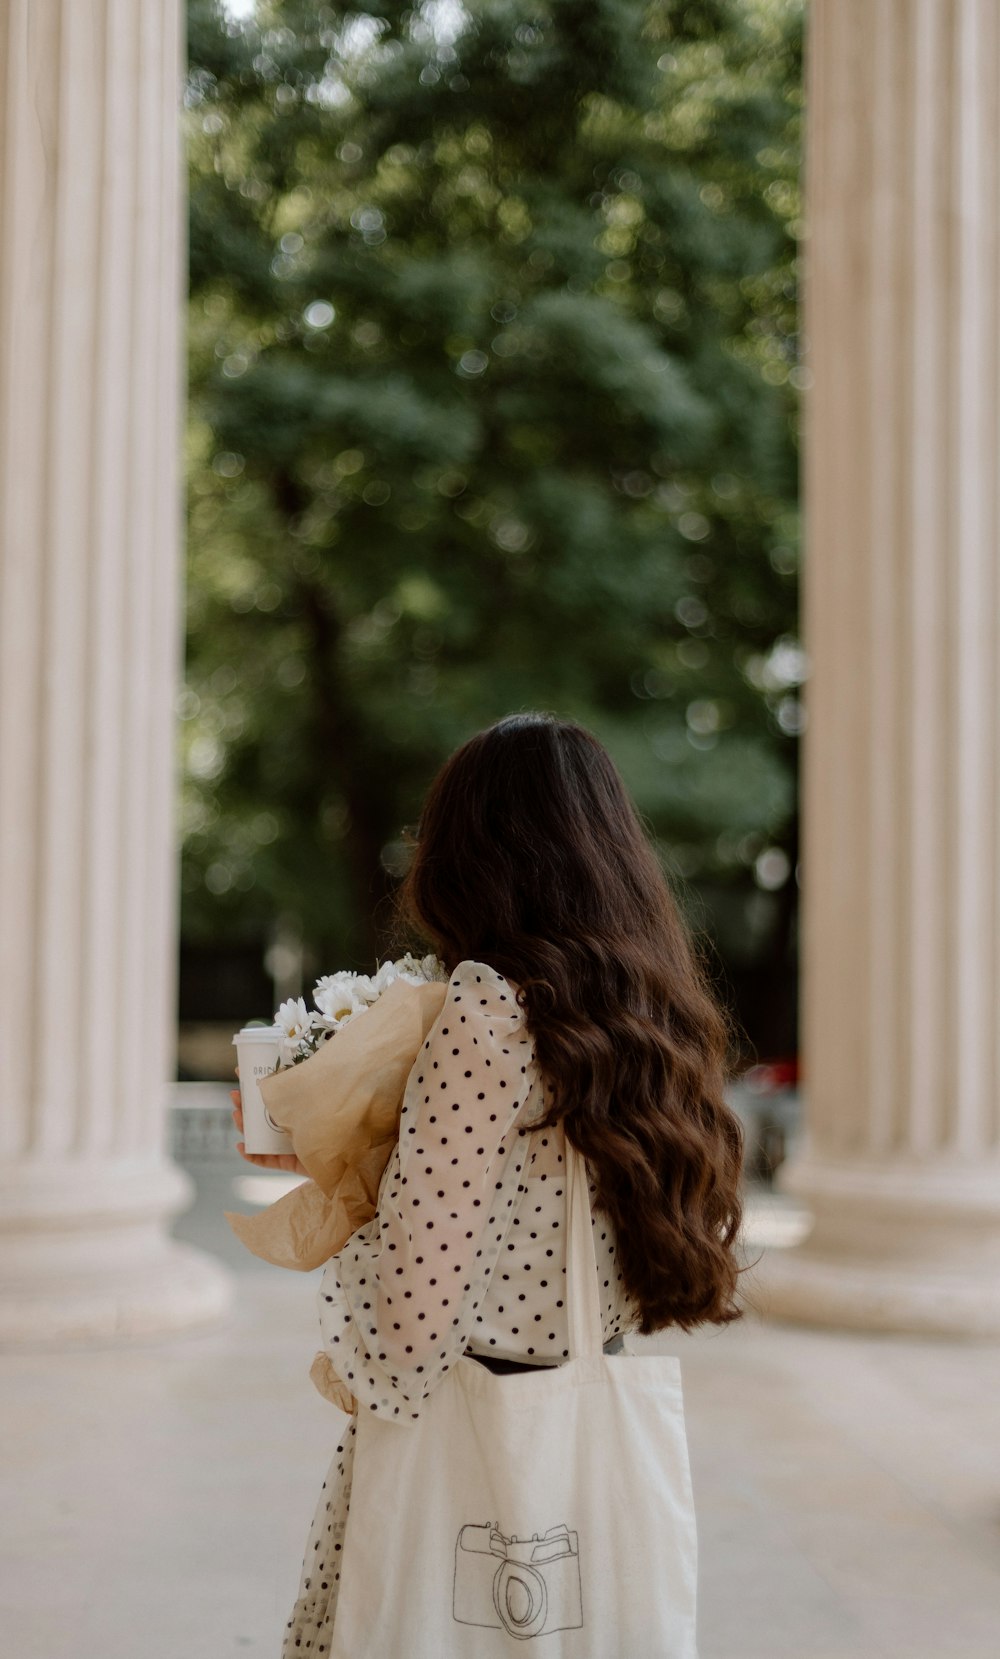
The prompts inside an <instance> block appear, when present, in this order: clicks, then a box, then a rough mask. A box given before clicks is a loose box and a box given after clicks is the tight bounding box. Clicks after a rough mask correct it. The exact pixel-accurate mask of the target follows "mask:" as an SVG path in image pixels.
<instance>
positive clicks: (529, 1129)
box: [318, 961, 635, 1421]
mask: <svg viewBox="0 0 1000 1659" xmlns="http://www.w3.org/2000/svg"><path fill="white" fill-rule="evenodd" d="M549 1101H550V1096H549V1092H548V1088H547V1085H546V1083H545V1081H544V1079H543V1078H542V1076H541V1074H540V1071H539V1068H538V1064H537V1061H536V1059H535V1053H534V1045H533V1043H532V1040H531V1037H530V1035H529V1032H528V1029H527V1026H526V1023H525V1019H524V1015H523V1013H522V1011H521V1009H520V1008H519V1007H518V1005H517V1002H516V999H515V996H514V992H513V990H512V989H511V987H510V985H509V984H508V982H507V981H506V980H505V979H504V978H503V977H502V976H501V975H500V974H498V973H497V972H496V971H495V970H494V969H493V968H490V967H488V966H487V965H486V964H485V963H483V962H472V961H467V962H460V963H459V965H458V967H457V968H456V969H455V972H454V973H453V975H452V977H451V980H450V982H449V985H448V990H447V994H446V997H445V1001H444V1005H443V1007H442V1010H441V1013H440V1015H439V1016H438V1019H437V1020H436V1022H435V1024H434V1025H433V1026H432V1027H431V1030H430V1032H429V1033H428V1036H427V1040H426V1042H425V1043H424V1045H423V1048H422V1049H421V1051H420V1053H419V1054H418V1055H417V1059H416V1061H415V1063H414V1065H413V1068H412V1070H411V1072H410V1075H409V1078H408V1079H407V1084H406V1090H405V1093H404V1096H403V1106H402V1114H401V1118H400V1131H399V1143H398V1145H397V1147H396V1150H395V1151H394V1153H393V1154H392V1157H391V1158H390V1160H389V1163H388V1165H387V1167H386V1171H385V1175H384V1177H383V1180H382V1186H381V1189H380V1193H379V1204H378V1209H377V1212H376V1214H375V1216H374V1217H373V1219H372V1220H371V1221H370V1222H368V1223H367V1224H366V1225H365V1226H364V1227H362V1228H360V1229H359V1231H358V1232H356V1233H355V1234H354V1236H353V1237H352V1238H351V1240H350V1241H349V1243H348V1244H347V1245H346V1246H345V1248H344V1249H343V1250H342V1251H341V1252H340V1254H339V1256H333V1257H331V1259H330V1261H329V1262H328V1263H327V1265H326V1267H325V1268H324V1270H323V1274H322V1278H321V1280H320V1287H319V1294H318V1304H319V1316H320V1330H321V1335H322V1342H323V1347H324V1349H325V1351H326V1352H327V1354H328V1355H329V1356H330V1362H331V1364H332V1366H333V1369H334V1370H335V1372H336V1373H337V1375H338V1376H339V1377H341V1378H342V1379H343V1381H344V1382H345V1383H346V1384H347V1386H348V1388H349V1389H350V1390H351V1392H352V1394H354V1396H355V1398H356V1399H357V1400H358V1402H359V1406H360V1409H361V1410H363V1411H373V1412H376V1413H378V1414H380V1415H382V1416H388V1417H392V1418H395V1419H397V1420H399V1421H414V1420H416V1418H417V1417H418V1416H419V1407H420V1402H421V1401H422V1400H423V1399H424V1398H425V1397H426V1396H427V1394H429V1393H430V1391H431V1389H432V1388H434V1386H435V1384H437V1383H438V1382H440V1380H441V1378H442V1377H443V1376H444V1375H445V1373H446V1372H447V1371H448V1369H449V1368H450V1367H451V1366H452V1365H454V1363H455V1361H456V1360H457V1359H459V1358H460V1357H461V1355H462V1354H463V1353H464V1352H465V1350H466V1349H471V1351H472V1352H473V1353H474V1354H475V1353H481V1354H495V1355H497V1356H499V1357H501V1358H505V1359H514V1360H518V1359H519V1360H526V1361H527V1362H528V1363H532V1364H537V1365H542V1364H559V1363H560V1362H561V1361H562V1360H564V1359H566V1358H568V1352H569V1350H568V1334H567V1315H566V1253H565V1238H566V1181H565V1138H564V1135H563V1130H562V1126H561V1125H556V1126H555V1127H554V1128H541V1127H540V1126H539V1125H538V1119H540V1118H541V1117H543V1116H544V1115H545V1112H546V1110H547V1108H548V1105H549ZM593 1191H594V1189H593V1184H592V1185H591V1196H592V1197H593ZM593 1221H594V1243H595V1247H596V1253H597V1264H598V1273H599V1283H600V1290H601V1300H602V1310H603V1318H604V1340H605V1342H607V1341H609V1340H610V1339H611V1338H612V1337H613V1336H616V1335H617V1334H618V1333H619V1332H620V1331H624V1330H629V1329H631V1328H632V1327H633V1326H634V1324H635V1315H634V1312H633V1310H632V1308H631V1306H630V1304H629V1303H628V1300H627V1298H626V1296H625V1293H624V1290H623V1286H622V1279H621V1273H620V1271H619V1269H618V1265H617V1261H616V1254H615V1240H614V1235H613V1230H612V1227H611V1225H610V1223H609V1221H608V1220H607V1218H606V1217H605V1216H603V1215H602V1214H601V1212H600V1211H597V1210H594V1212H593Z"/></svg>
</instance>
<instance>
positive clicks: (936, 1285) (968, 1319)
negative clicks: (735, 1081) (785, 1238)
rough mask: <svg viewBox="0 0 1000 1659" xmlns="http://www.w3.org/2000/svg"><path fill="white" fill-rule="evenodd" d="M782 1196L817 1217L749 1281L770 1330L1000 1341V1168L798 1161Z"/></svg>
mask: <svg viewBox="0 0 1000 1659" xmlns="http://www.w3.org/2000/svg"><path fill="white" fill-rule="evenodd" d="M778 1185H779V1187H780V1189H781V1190H782V1191H785V1192H788V1193H793V1194H794V1195H795V1197H796V1198H797V1199H799V1200H800V1202H802V1203H804V1204H805V1205H806V1206H807V1207H808V1208H809V1209H810V1210H811V1211H812V1214H813V1216H814V1225H813V1229H812V1231H811V1232H810V1233H809V1234H808V1236H807V1237H806V1238H805V1239H804V1240H803V1242H802V1243H801V1244H800V1245H797V1246H796V1247H795V1248H793V1249H791V1250H774V1249H772V1250H769V1251H767V1252H766V1253H765V1255H764V1256H763V1257H762V1258H761V1260H760V1261H759V1262H758V1264H757V1266H756V1267H755V1268H753V1269H752V1270H751V1272H750V1273H748V1274H747V1279H748V1280H749V1281H750V1282H749V1284H748V1287H747V1295H748V1299H749V1301H750V1304H751V1306H752V1307H753V1308H754V1309H756V1310H757V1311H758V1312H760V1313H761V1314H762V1315H763V1316H764V1317H765V1318H769V1319H778V1320H789V1321H793V1322H796V1323H802V1324H810V1325H820V1326H826V1327H839V1328H840V1329H847V1330H869V1331H887V1332H898V1333H908V1334H911V1335H924V1336H954V1337H982V1338H990V1339H992V1338H1000V1167H998V1166H997V1165H996V1163H995V1162H993V1161H990V1160H986V1161H984V1162H983V1163H980V1164H979V1165H977V1166H972V1165H968V1164H960V1163H957V1162H942V1163H941V1164H919V1163H916V1162H902V1161H898V1160H892V1161H889V1160H887V1161H886V1162H884V1163H881V1164H880V1163H874V1162H868V1161H864V1162H862V1161H861V1160H858V1161H857V1162H854V1161H852V1160H848V1159H844V1160H836V1161H834V1160H823V1159H820V1158H818V1157H816V1158H810V1159H808V1160H807V1159H802V1160H799V1161H795V1162H793V1163H791V1164H789V1165H787V1166H783V1167H782V1170H781V1171H779V1176H778Z"/></svg>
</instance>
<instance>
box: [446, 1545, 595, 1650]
mask: <svg viewBox="0 0 1000 1659" xmlns="http://www.w3.org/2000/svg"><path fill="white" fill-rule="evenodd" d="M452 1614H453V1616H454V1619H455V1621H456V1623H458V1624H474V1625H479V1626H480V1627H482V1628H484V1629H487V1630H506V1631H507V1633H508V1634H509V1635H511V1636H516V1637H517V1638H518V1639H519V1640H521V1641H527V1640H528V1639H529V1637H532V1636H544V1635H545V1634H546V1633H547V1632H548V1631H551V1630H580V1629H582V1627H583V1594H582V1589H581V1583H580V1546H579V1535H578V1534H577V1533H575V1532H571V1531H570V1530H569V1528H568V1527H567V1526H555V1527H550V1528H549V1530H548V1532H545V1533H542V1534H539V1533H537V1532H536V1533H533V1534H532V1536H531V1537H530V1538H517V1537H513V1536H511V1537H507V1536H506V1535H505V1534H504V1533H502V1532H501V1531H500V1527H499V1524H493V1523H491V1522H489V1521H487V1522H486V1523H485V1525H482V1526H476V1525H471V1524H470V1525H467V1526H463V1527H462V1528H460V1530H459V1534H458V1538H457V1539H456V1541H455V1582H454V1588H453V1592H452Z"/></svg>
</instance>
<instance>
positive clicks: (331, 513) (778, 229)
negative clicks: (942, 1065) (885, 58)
mask: <svg viewBox="0 0 1000 1659" xmlns="http://www.w3.org/2000/svg"><path fill="white" fill-rule="evenodd" d="M241 9H242V11H243V12H244V13H246V12H247V7H246V6H245V5H244V6H243V7H242V8H241ZM189 19H190V42H189V72H188V84H187V93H186V106H187V129H188V137H189V155H190V172H191V228H190V264H191V314H190V356H191V383H192V408H191V421H190V440H189V467H190V474H189V476H190V490H189V499H190V515H189V569H188V627H189V649H188V676H187V687H186V690H185V692H184V694H183V699H182V707H181V715H182V731H183V749H184V768H185V785H184V854H183V874H182V879H183V916H182V926H183V932H184V936H185V937H186V938H187V939H189V940H200V939H206V938H212V937H218V936H220V935H225V936H227V937H231V938H234V939H235V938H238V937H244V938H245V937H247V936H252V935H256V936H259V937H260V936H263V935H265V934H266V933H267V931H268V930H269V928H270V926H271V924H272V922H273V919H274V917H275V916H276V915H278V914H284V915H288V916H292V917H299V918H301V919H302V921H303V925H304V928H305V934H306V938H307V940H308V943H309V945H310V947H311V949H312V955H313V960H314V961H315V962H320V963H322V965H323V967H324V968H330V967H333V966H340V965H345V964H348V963H355V964H360V963H362V962H365V961H370V960H371V958H372V956H373V954H374V953H375V952H376V951H377V950H378V949H380V948H382V947H383V946H384V942H385V935H384V933H383V932H382V931H381V927H382V924H383V923H384V922H385V919H386V907H385V906H384V905H381V906H380V903H379V901H380V900H381V899H382V898H383V897H384V896H385V894H386V893H387V891H388V890H389V888H390V887H391V885H392V882H393V878H394V876H395V875H396V874H398V871H399V868H400V860H401V857H402V848H401V844H400V828H401V826H402V825H404V824H406V823H408V822H412V821H413V820H414V819H415V817H416V814H417V811H418V806H419V800H420V796H421V792H422V790H423V788H424V786H425V785H426V783H427V781H428V780H429V777H430V775H431V773H432V771H433V770H434V768H435V766H436V765H437V764H438V763H439V761H440V760H441V759H442V758H443V757H444V755H445V754H446V753H448V752H449V751H450V750H451V749H452V748H453V747H454V745H455V744H456V743H458V742H459V741H461V740H462V739H463V738H465V737H466V736H467V735H469V734H470V733H471V732H472V731H474V730H475V729H477V728H478V727H480V726H481V725H483V724H485V723H487V722H489V721H490V720H492V719H494V718H497V717H498V716H500V715H502V714H504V713H507V712H509V711H511V710H515V709H521V708H526V707H541V708H547V709H550V710H553V711H556V712H558V713H560V714H564V715H570V716H572V717H575V718H579V719H581V720H583V721H584V722H585V723H586V724H588V725H589V726H590V727H591V728H592V729H593V730H594V731H596V732H597V733H598V734H599V735H600V736H601V738H602V739H603V740H604V741H605V742H607V744H608V745H609V747H610V748H611V750H612V752H613V753H614V754H615V756H616V758H617V760H618V761H619V763H620V765H621V766H622V769H623V771H624V773H625V775H626V778H627V780H628V783H629V785H630V787H631V788H632V790H633V791H634V793H635V795H636V797H637V799H638V801H639V804H640V806H641V808H642V810H643V812H644V814H645V815H646V817H647V820H648V822H649V824H650V826H651V828H652V830H653V832H654V833H655V835H656V837H657V839H658V842H659V844H660V847H661V850H662V854H663V858H664V863H665V866H666V868H667V869H668V871H669V872H670V873H671V874H672V876H673V877H674V879H675V885H676V887H677V890H678V893H679V896H680V897H681V899H682V902H684V903H685V904H686V905H687V906H688V908H689V913H690V914H691V916H692V920H694V921H695V923H696V925H700V923H701V922H702V921H704V919H705V916H706V912H707V914H708V916H709V918H710V920H709V926H708V929H707V931H708V932H709V934H710V935H713V936H714V938H715V943H716V947H717V949H718V950H719V952H720V954H721V956H722V958H723V960H724V961H725V960H726V959H727V958H731V959H732V960H733V962H737V960H738V959H739V958H740V957H741V956H742V958H743V959H744V960H749V959H750V958H752V957H753V956H754V955H755V954H756V956H758V957H759V956H760V954H761V953H762V952H763V953H765V954H766V953H770V954H771V955H772V957H774V959H775V960H785V959H787V957H788V954H789V952H790V951H792V950H793V946H794V937H793V933H794V922H795V911H796V905H795V899H796V882H795V877H794V871H795V865H796V859H797V828H796V825H797V819H796V755H797V736H798V731H799V727H800V723H801V705H800V703H799V700H798V696H797V694H796V687H797V686H798V684H799V682H800V681H801V680H802V678H803V677H804V672H805V671H804V668H803V664H802V653H801V651H800V649H799V647H798V643H797V639H796V606H797V581H796V577H797V568H798V555H797V546H798V541H797V523H798V521H797V512H796V495H797V485H796V473H797V462H796V416H797V408H796V404H797V387H798V385H799V384H800V382H801V371H800V370H799V369H798V368H797V349H796V347H797V342H796V273H797V264H796V237H797V235H798V234H799V233H800V226H799V222H798V221H799V212H800V205H799V189H798V169H799V141H800V114H801V103H802V94H801V5H800V4H799V3H798V0H683V3H681V0H677V3H673V0H653V3H651V4H647V3H646V0H465V4H459V3H458V0H426V3H423V4H421V3H416V4H415V3H413V0H410V3H408V4H405V5H400V4H397V3H395V0H386V3H384V4H380V5H378V7H377V8H375V9H372V10H371V11H369V10H367V9H364V8H363V7H362V8H354V7H351V8H347V7H341V6H324V5H318V4H312V3H308V0H260V4H259V5H258V6H257V7H256V9H255V10H254V11H253V12H251V13H250V14H249V15H244V16H242V17H236V16H234V15H231V14H230V13H227V11H226V9H225V7H224V6H221V5H220V4H218V3H216V0H191V3H190V6H189ZM699 894H700V895H701V897H700V898H699ZM762 905H763V908H761V906H762ZM373 915H374V921H373V919H372V918H373ZM727 918H728V920H727Z"/></svg>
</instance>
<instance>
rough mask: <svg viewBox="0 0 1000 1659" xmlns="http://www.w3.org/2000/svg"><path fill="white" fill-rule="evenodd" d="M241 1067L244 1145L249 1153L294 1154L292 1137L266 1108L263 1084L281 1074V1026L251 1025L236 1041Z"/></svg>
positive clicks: (240, 1033) (240, 1032) (234, 1040)
mask: <svg viewBox="0 0 1000 1659" xmlns="http://www.w3.org/2000/svg"><path fill="white" fill-rule="evenodd" d="M233 1043H234V1044H235V1047H236V1064H237V1065H238V1066H239V1068H240V1077H239V1083H240V1098H241V1101H242V1105H243V1145H244V1148H245V1149H246V1151H247V1152H294V1150H295V1148H294V1146H293V1145H292V1137H291V1135H289V1134H288V1132H287V1130H285V1129H279V1127H278V1125H277V1124H276V1123H275V1121H274V1119H273V1118H272V1117H271V1116H270V1114H269V1112H268V1110H267V1107H266V1106H265V1105H264V1101H263V1098H262V1097H261V1092H260V1081H261V1078H263V1077H270V1075H271V1073H272V1072H274V1071H277V1069H278V1060H279V1057H280V1054H281V1027H280V1026H278V1025H249V1026H245V1027H244V1029H243V1030H242V1031H237V1033H236V1035H235V1037H234V1038H233Z"/></svg>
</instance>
